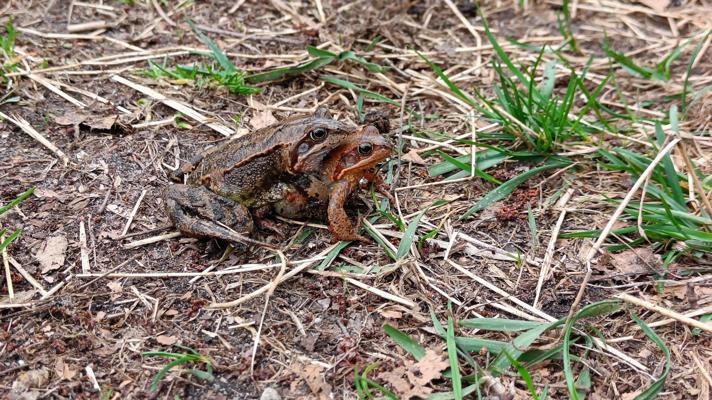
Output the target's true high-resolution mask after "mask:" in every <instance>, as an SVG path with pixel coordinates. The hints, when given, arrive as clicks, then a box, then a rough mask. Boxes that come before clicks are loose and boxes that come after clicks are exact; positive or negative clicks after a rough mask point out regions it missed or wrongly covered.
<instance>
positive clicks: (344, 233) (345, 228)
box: [327, 180, 369, 242]
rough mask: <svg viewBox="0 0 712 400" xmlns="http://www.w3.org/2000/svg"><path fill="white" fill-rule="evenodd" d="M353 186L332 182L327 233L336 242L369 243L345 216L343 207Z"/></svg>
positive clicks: (345, 181)
mask: <svg viewBox="0 0 712 400" xmlns="http://www.w3.org/2000/svg"><path fill="white" fill-rule="evenodd" d="M352 190H353V185H352V184H351V183H350V182H349V181H348V180H342V181H337V182H334V183H333V184H332V185H331V190H330V193H329V206H328V208H327V213H328V216H329V231H331V233H332V235H334V238H335V239H337V240H359V241H362V242H369V240H368V239H367V238H366V237H364V236H361V235H359V234H358V228H357V227H356V226H354V224H353V223H351V219H349V216H348V215H347V214H346V210H345V209H344V205H345V204H346V200H348V197H349V195H350V194H351V191H352Z"/></svg>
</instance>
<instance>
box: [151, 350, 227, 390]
mask: <svg viewBox="0 0 712 400" xmlns="http://www.w3.org/2000/svg"><path fill="white" fill-rule="evenodd" d="M176 346H177V347H180V348H182V349H184V350H186V351H187V352H186V353H168V352H164V351H149V352H144V353H141V355H143V356H147V357H163V358H168V359H172V360H173V361H170V362H169V363H167V364H166V365H164V366H163V368H161V369H160V370H159V371H158V373H156V376H155V377H153V380H152V381H151V390H152V391H154V392H155V391H157V390H158V385H159V384H160V383H161V380H162V379H163V378H164V377H165V376H166V375H168V373H169V372H170V371H171V369H173V368H175V367H178V366H181V365H186V364H192V363H196V364H205V370H201V369H196V368H191V369H190V370H189V371H190V373H191V374H192V375H193V376H195V377H196V378H198V379H200V380H204V381H208V382H212V381H213V380H215V376H214V375H213V364H212V360H210V357H208V356H204V355H202V354H199V353H197V352H196V351H195V350H193V349H191V348H189V347H185V346H180V345H176Z"/></svg>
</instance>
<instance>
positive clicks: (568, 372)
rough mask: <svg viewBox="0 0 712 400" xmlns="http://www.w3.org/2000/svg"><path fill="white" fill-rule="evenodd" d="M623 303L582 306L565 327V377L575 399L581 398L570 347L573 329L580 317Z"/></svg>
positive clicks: (609, 310) (610, 310)
mask: <svg viewBox="0 0 712 400" xmlns="http://www.w3.org/2000/svg"><path fill="white" fill-rule="evenodd" d="M620 307H621V304H620V303H619V302H618V301H612V300H605V301H599V302H596V303H592V304H589V305H587V306H586V307H584V308H582V309H581V310H580V311H579V312H577V313H576V314H574V316H573V318H571V321H569V324H568V325H566V326H565V327H564V341H563V347H562V356H563V363H564V378H565V379H566V388H567V389H568V391H569V396H570V398H571V399H573V400H577V399H579V398H580V397H579V392H578V390H577V387H576V380H575V379H574V373H573V368H572V361H573V360H572V356H571V353H570V348H571V345H572V340H571V331H572V330H573V327H574V324H575V323H576V321H578V320H579V319H584V318H592V317H597V316H600V315H606V314H610V313H612V312H615V311H617V310H619V309H620Z"/></svg>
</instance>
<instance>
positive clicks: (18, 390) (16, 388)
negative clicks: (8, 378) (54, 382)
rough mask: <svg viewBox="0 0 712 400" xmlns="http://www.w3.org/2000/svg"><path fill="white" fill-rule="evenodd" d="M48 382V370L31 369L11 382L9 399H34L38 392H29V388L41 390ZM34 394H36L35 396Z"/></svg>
mask: <svg viewBox="0 0 712 400" xmlns="http://www.w3.org/2000/svg"><path fill="white" fill-rule="evenodd" d="M48 381H49V370H48V369H46V368H39V369H33V370H30V371H26V372H22V373H21V374H20V376H18V377H17V379H15V381H14V382H12V391H11V393H10V398H11V399H23V400H29V399H36V398H37V397H39V392H37V391H34V390H32V391H30V388H41V387H45V386H47V382H48ZM35 393H36V394H35Z"/></svg>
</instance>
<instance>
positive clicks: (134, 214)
mask: <svg viewBox="0 0 712 400" xmlns="http://www.w3.org/2000/svg"><path fill="white" fill-rule="evenodd" d="M145 195H146V189H143V190H142V191H141V195H140V196H138V201H136V204H134V207H133V209H132V210H131V214H130V215H129V219H128V220H126V225H125V226H124V230H123V231H122V232H121V236H124V235H126V232H128V231H129V227H131V222H133V219H134V217H135V216H136V212H138V208H139V206H140V205H141V201H143V196H145Z"/></svg>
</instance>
